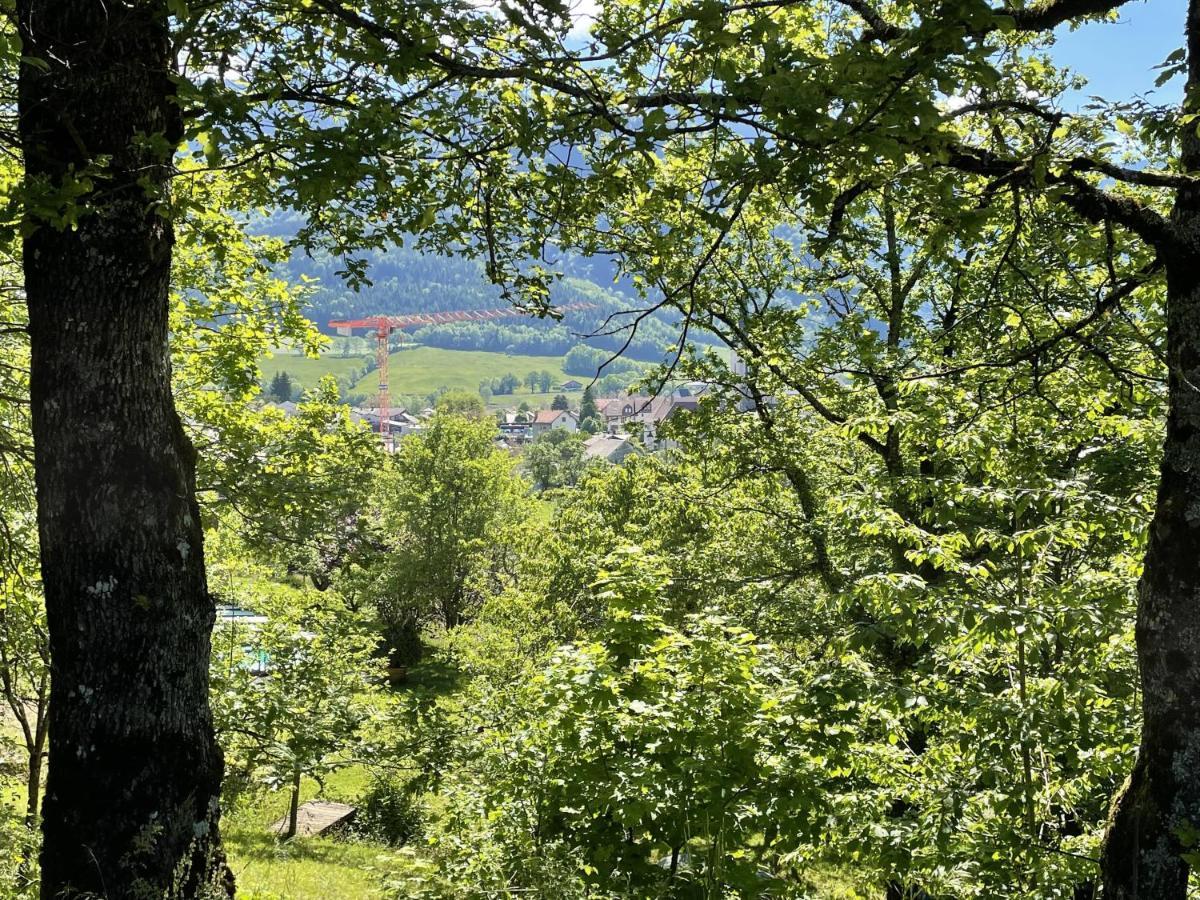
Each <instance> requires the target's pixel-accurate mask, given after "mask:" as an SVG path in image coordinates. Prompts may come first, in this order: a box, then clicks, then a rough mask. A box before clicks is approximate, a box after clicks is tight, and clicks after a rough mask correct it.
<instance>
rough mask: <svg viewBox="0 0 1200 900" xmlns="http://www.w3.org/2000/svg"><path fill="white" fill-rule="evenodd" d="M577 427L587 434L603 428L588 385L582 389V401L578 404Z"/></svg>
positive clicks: (594, 399)
mask: <svg viewBox="0 0 1200 900" xmlns="http://www.w3.org/2000/svg"><path fill="white" fill-rule="evenodd" d="M579 427H580V428H581V429H582V430H583V431H586V432H587V433H588V434H595V433H596V432H597V431H600V430H601V429H602V428H603V423H602V422H601V420H600V410H599V409H597V408H596V398H595V396H593V394H592V386H591V385H590V384H589V385H588V386H587V387H585V388H584V389H583V400H582V402H580V404H579Z"/></svg>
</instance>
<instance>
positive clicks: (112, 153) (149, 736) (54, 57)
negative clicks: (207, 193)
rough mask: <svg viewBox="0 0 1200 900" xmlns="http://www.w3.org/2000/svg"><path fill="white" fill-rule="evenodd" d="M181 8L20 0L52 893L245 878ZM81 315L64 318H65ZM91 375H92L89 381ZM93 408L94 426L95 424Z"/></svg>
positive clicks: (47, 886)
mask: <svg viewBox="0 0 1200 900" xmlns="http://www.w3.org/2000/svg"><path fill="white" fill-rule="evenodd" d="M167 17H168V11H167V4H165V3H156V2H147V3H142V4H138V5H136V6H130V7H123V8H121V9H120V10H115V9H101V8H100V7H97V6H94V5H88V4H86V3H75V2H48V0H21V2H19V3H18V4H17V7H16V20H17V25H18V32H19V37H20V44H21V47H22V50H21V53H22V54H23V55H22V57H21V63H20V72H19V87H18V106H19V111H20V116H19V134H20V141H21V148H22V153H23V158H24V164H25V193H24V198H23V199H24V227H23V233H24V234H25V235H26V236H25V239H24V247H23V252H22V258H23V265H24V273H25V294H26V298H27V304H28V310H29V328H30V336H31V378H30V391H31V395H32V399H33V407H32V410H33V417H32V432H33V438H34V450H35V454H34V455H35V476H36V481H37V489H38V526H39V539H40V554H41V574H42V583H43V586H44V591H45V600H46V611H47V622H48V626H49V637H50V651H51V658H52V660H53V666H54V678H53V681H52V684H51V706H52V708H53V710H54V729H53V733H52V735H51V739H50V755H49V777H48V782H47V790H46V799H45V803H44V805H43V835H44V840H43V848H42V894H43V895H44V896H47V897H59V896H81V895H85V894H107V895H108V896H138V895H141V896H150V895H153V896H164V895H175V896H180V895H183V896H193V895H195V894H197V893H198V892H199V891H200V890H202V889H204V887H205V886H213V887H214V888H216V886H217V885H220V887H219V888H217V889H219V890H220V891H223V892H224V893H227V894H232V884H231V881H232V879H231V878H229V877H227V872H226V869H225V866H224V862H223V856H222V853H221V850H220V839H219V831H218V819H219V810H220V781H221V771H222V761H221V752H220V749H219V748H218V746H217V744H216V740H215V737H214V734H213V727H212V718H211V715H210V713H209V707H208V656H209V633H210V631H211V628H212V623H213V617H214V613H213V604H212V600H211V599H210V597H209V595H208V591H207V587H206V584H205V572H204V553H203V536H202V533H201V527H200V512H199V508H198V506H197V504H196V500H195V493H194V482H195V451H194V450H193V449H192V447H191V445H190V443H189V442H188V439H187V437H186V436H185V434H184V430H183V426H182V424H181V423H180V420H179V416H178V415H177V414H176V412H175V409H174V407H173V404H172V397H171V372H170V364H169V359H168V356H167V354H166V353H165V352H164V349H163V348H164V347H166V346H167V338H168V330H167V320H168V312H169V299H168V287H169V277H170V269H171V254H172V244H173V242H174V234H173V228H172V223H171V215H170V213H169V212H168V209H169V203H168V199H169V198H168V191H167V186H168V180H169V178H170V175H171V169H172V167H171V157H172V154H173V151H174V148H175V147H176V146H177V145H178V144H179V142H180V140H181V138H182V136H183V127H182V122H181V120H180V107H179V105H178V103H177V102H176V98H175V87H174V82H173V81H172V78H171V74H172V72H173V70H174V64H175V56H174V51H173V50H172V42H171V40H170V36H169V33H168V28H167ZM68 321H70V322H75V323H77V327H70V328H68V327H63V323H64V322H68ZM80 372H86V373H87V374H86V377H80V375H79V373H80ZM81 418H82V419H84V420H86V421H87V422H88V423H89V426H88V427H86V428H80V427H79V422H80V419H81Z"/></svg>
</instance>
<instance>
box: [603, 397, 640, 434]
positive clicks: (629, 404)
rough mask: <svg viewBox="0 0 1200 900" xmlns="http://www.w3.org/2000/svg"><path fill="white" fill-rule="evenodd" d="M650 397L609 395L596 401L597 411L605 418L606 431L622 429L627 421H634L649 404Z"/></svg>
mask: <svg viewBox="0 0 1200 900" xmlns="http://www.w3.org/2000/svg"><path fill="white" fill-rule="evenodd" d="M650 400H651V398H650V397H647V396H645V395H640V394H635V395H633V396H630V397H609V398H605V399H603V400H597V401H596V411H597V412H599V413H600V416H601V418H603V419H604V429H605V431H613V432H615V431H620V430H621V428H620V427H621V426H622V425H624V424H625V423H626V422H630V421H633V420H634V419H636V418H637V417H638V416H640V415H641V414H642V412H643V411H644V410H645V409H646V408H647V407H648V406H649V404H650Z"/></svg>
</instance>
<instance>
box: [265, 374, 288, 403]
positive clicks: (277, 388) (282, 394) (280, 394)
mask: <svg viewBox="0 0 1200 900" xmlns="http://www.w3.org/2000/svg"><path fill="white" fill-rule="evenodd" d="M293 392H294V388H293V387H292V377H291V376H290V375H288V373H287V372H284V371H282V370H281V371H279V372H276V373H275V377H274V378H272V379H271V386H270V387H269V388H267V394H268V396H270V397H273V398H275V399H276V400H278V401H279V402H280V403H285V402H287V401H288V400H291V399H292V395H293Z"/></svg>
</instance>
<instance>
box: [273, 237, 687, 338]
mask: <svg viewBox="0 0 1200 900" xmlns="http://www.w3.org/2000/svg"><path fill="white" fill-rule="evenodd" d="M256 227H257V230H259V231H262V232H266V233H270V234H276V235H280V236H290V235H291V234H294V233H295V231H296V229H298V228H299V222H298V221H294V220H293V219H292V218H290V217H288V216H287V215H285V214H276V215H272V216H268V217H265V218H264V219H261V220H259V221H258V223H256ZM365 256H366V258H367V260H368V262H369V266H368V277H369V278H370V280H371V284H370V285H367V286H364V287H362V288H361V289H360V290H358V291H354V290H352V289H350V288H349V287H347V286H346V285H345V283H344V282H343V280H342V277H341V276H340V275H339V274H338V273H339V272H340V271H342V270H343V269H345V267H346V266H345V261H344V260H342V259H340V258H338V257H333V256H329V255H325V254H315V255H314V256H312V257H309V256H305V255H299V254H298V255H297V256H295V257H294V258H293V259H292V260H291V262H290V263H288V264H287V265H286V266H283V267H281V271H280V273H279V274H280V275H281V277H284V278H287V279H288V280H290V281H299V280H300V278H301V276H304V277H307V278H312V279H315V280H316V282H317V284H318V286H317V287H316V289H315V290H314V293H313V297H312V301H311V304H310V308H309V316H310V317H311V318H312V319H313V321H314V322H316V323H317V325H318V326H319V327H320V328H321V329H322V330H323V331H325V332H327V333H328V332H329V331H330V329H329V328H328V325H327V323H328V322H329V321H331V320H334V319H355V318H362V317H364V316H370V315H374V314H384V315H389V314H390V315H402V314H404V313H414V312H446V311H448V310H452V309H489V308H492V307H502V306H504V305H505V303H506V301H505V300H504V298H503V297H502V296H501V294H500V290H499V288H497V287H496V286H495V285H493V284H492V283H491V282H489V281H488V279H487V276H486V275H485V274H484V270H483V264H482V263H481V262H480V261H479V260H475V259H469V258H466V257H445V256H435V255H429V254H424V253H420V252H418V251H416V250H412V249H409V248H405V247H396V248H391V249H389V250H387V251H369V252H367V253H366V254H365ZM566 272H567V275H566V277H564V278H563V279H562V280H561V281H559V282H557V283H555V285H554V286H553V287H552V289H551V293H550V296H551V300H552V301H553V303H554V304H555V305H557V306H567V305H571V304H578V303H586V304H590V306H591V307H592V308H591V309H587V310H574V311H571V312H568V313H566V314H565V316H564V317H563V319H562V321H561V322H556V321H554V320H552V319H544V320H543V319H535V318H532V317H527V318H516V317H514V318H513V319H512V320H508V321H504V322H497V323H496V324H495V325H494V326H486V327H484V328H481V329H480V330H479V331H472V330H471V328H472V326H470V325H465V326H430V327H429V328H427V329H420V334H419V335H418V336H417V339H418V340H419V341H421V342H422V343H424V344H427V345H429V346H432V347H445V348H449V349H455V350H499V351H507V352H511V353H529V354H538V355H550V356H557V355H560V354H562V353H566V352H567V351H568V350H569V349H570V348H571V347H572V346H574V345H575V344H577V343H579V342H580V341H586V343H588V344H589V345H591V346H593V347H597V348H600V349H602V350H607V351H610V352H615V351H617V350H620V349H621V348H622V347H625V345H626V341H627V340H628V346H627V347H626V348H625V351H624V355H626V356H628V357H630V358H631V359H640V360H645V361H650V362H658V361H661V360H662V359H663V358H664V356H665V353H664V350H665V348H667V347H669V346H671V345H673V344H674V343H675V341H676V340H678V337H679V327H678V323H679V316H678V314H677V313H674V312H672V311H663V312H660V313H655V314H654V315H652V316H649V317H647V318H646V319H643V320H642V321H641V323H640V324H639V325H638V328H637V332H636V334H634V335H633V337H632V339H630V335H629V332H628V330H625V329H622V328H621V327H620V326H622V325H628V324H629V322H630V321H632V318H633V316H632V315H631V314H628V313H629V311H630V310H631V309H632V308H633V307H634V306H635V305H636V304H635V302H634V301H633V299H632V298H631V296H630V295H627V294H625V293H623V292H622V291H621V290H620V289H619V288H618V287H608V286H602V285H601V284H598V283H597V281H604V282H608V281H610V280H611V278H612V273H611V272H610V271H609V270H608V269H607V268H606V267H604V266H603V265H601V264H599V263H596V262H593V261H587V260H568V261H567V265H566ZM591 279H595V280H591ZM622 313H626V314H625V315H622ZM596 332H612V333H604V334H597V333H596ZM693 336H694V339H695V340H696V341H698V342H704V341H705V340H708V338H707V337H706V336H705V335H703V334H699V333H694V335H693Z"/></svg>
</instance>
